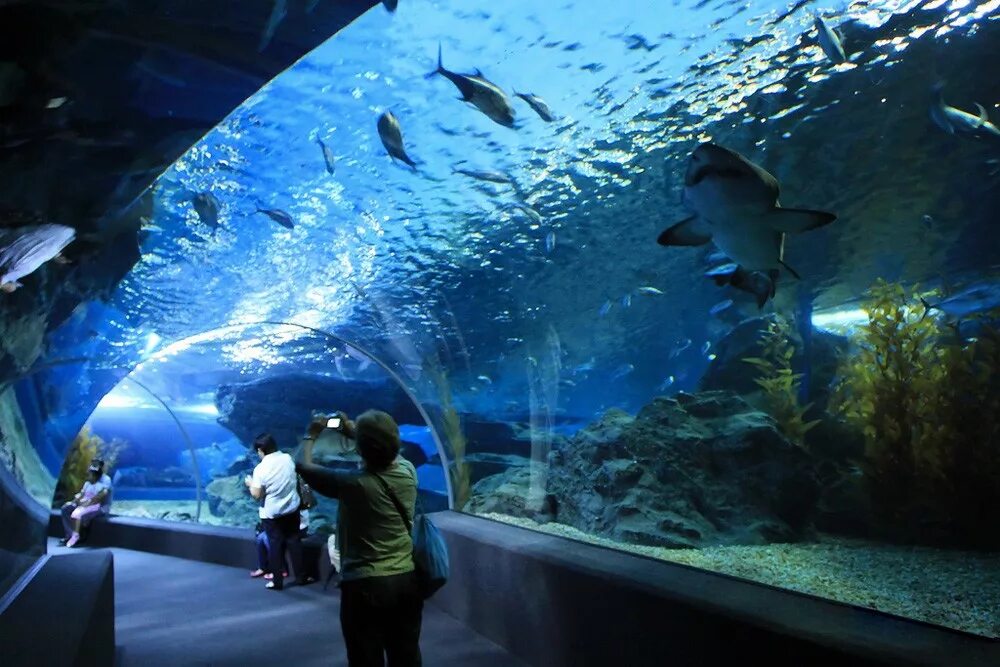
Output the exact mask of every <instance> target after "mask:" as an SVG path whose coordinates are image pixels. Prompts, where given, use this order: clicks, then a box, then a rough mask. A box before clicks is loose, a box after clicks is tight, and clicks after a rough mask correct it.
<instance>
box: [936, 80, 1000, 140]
mask: <svg viewBox="0 0 1000 667" xmlns="http://www.w3.org/2000/svg"><path fill="white" fill-rule="evenodd" d="M943 90H944V85H943V84H940V83H938V84H935V85H934V87H933V88H932V89H931V92H932V93H933V101H932V102H931V109H930V113H931V120H933V121H934V123H935V124H936V125H937V126H938V127H940V128H941V129H942V130H944V131H945V132H947V133H948V134H955V133H956V132H958V133H965V134H978V135H991V136H993V137H997V138H1000V128H997V126H996V125H994V124H993V123H991V122H990V118H989V116H987V115H986V109H985V108H983V105H982V104H979V103H978V102H977V103H976V108H977V109H978V111H979V115H973V114H971V113H969V112H967V111H962V110H961V109H956V108H955V107H953V106H949V105H948V104H947V103H945V101H944V93H943Z"/></svg>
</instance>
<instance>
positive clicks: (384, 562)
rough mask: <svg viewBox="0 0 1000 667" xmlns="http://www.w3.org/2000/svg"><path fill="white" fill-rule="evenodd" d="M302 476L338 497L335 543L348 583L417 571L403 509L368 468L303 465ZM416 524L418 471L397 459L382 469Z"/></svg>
mask: <svg viewBox="0 0 1000 667" xmlns="http://www.w3.org/2000/svg"><path fill="white" fill-rule="evenodd" d="M296 468H297V470H298V471H299V474H300V475H302V479H304V480H305V481H306V483H308V484H309V486H311V487H312V488H313V490H314V491H316V492H317V493H320V494H322V495H324V496H328V497H330V498H336V499H337V500H339V501H340V509H339V511H338V514H337V547H338V548H339V549H340V563H341V568H340V569H341V576H342V577H343V580H344V581H351V580H354V579H364V578H366V577H385V576H389V575H393V574H403V573H405V572H412V571H413V542H412V540H411V538H410V534H409V533H408V532H407V530H406V526H405V524H404V523H403V520H402V518H401V517H400V516H399V511H398V510H397V509H396V506H395V505H394V504H393V502H392V500H391V499H390V498H389V496H388V494H386V492H385V489H384V488H383V487H382V485H381V484H380V483H379V481H378V479H377V478H376V477H375V475H374V474H373V473H371V472H368V471H367V470H359V471H351V472H346V471H340V470H330V469H328V468H324V467H322V466H318V465H313V464H305V463H299V464H297V465H296ZM378 474H379V476H380V477H381V478H382V479H384V480H385V481H386V482H387V483H388V484H389V488H391V489H392V490H393V492H394V493H395V494H396V497H397V498H398V499H399V502H401V503H402V504H403V508H404V509H405V510H406V513H407V519H408V520H409V521H410V523H411V525H412V522H413V512H414V506H415V504H416V500H417V470H416V468H414V467H413V464H412V463H410V462H409V461H407V460H406V459H404V458H402V457H399V458H397V459H396V461H395V462H394V463H393V464H392V465H390V466H389V467H388V468H387V469H385V470H383V471H380V472H379V473H378Z"/></svg>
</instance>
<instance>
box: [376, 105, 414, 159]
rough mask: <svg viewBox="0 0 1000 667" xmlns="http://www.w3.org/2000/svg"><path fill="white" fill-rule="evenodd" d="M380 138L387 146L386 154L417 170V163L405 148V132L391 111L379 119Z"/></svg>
mask: <svg viewBox="0 0 1000 667" xmlns="http://www.w3.org/2000/svg"><path fill="white" fill-rule="evenodd" d="M378 136H379V138H380V139H381V140H382V145H383V146H385V150H386V152H388V153H389V155H391V156H392V157H394V158H396V159H397V160H401V161H403V162H405V163H406V164H408V165H410V167H411V168H413V169H416V168H417V163H416V162H414V161H413V160H411V159H410V156H409V155H407V154H406V149H405V148H403V130H402V129H400V127H399V121H398V120H396V116H394V115H393V113H392V112H391V111H386V112H385V113H384V114H382V115H381V116H379V117H378Z"/></svg>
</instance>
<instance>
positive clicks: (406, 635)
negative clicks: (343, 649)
mask: <svg viewBox="0 0 1000 667" xmlns="http://www.w3.org/2000/svg"><path fill="white" fill-rule="evenodd" d="M340 591H341V593H340V628H341V630H342V631H343V633H344V644H345V645H346V646H347V662H348V664H349V665H350V667H383V666H384V665H385V664H386V658H388V661H389V667H419V665H420V664H421V661H420V622H421V617H422V615H423V610H424V600H423V598H422V597H420V593H419V590H418V588H417V580H416V576H415V575H414V574H413V573H412V572H408V573H406V574H396V575H391V576H388V577H367V578H365V579H357V580H355V581H345V582H343V583H341V584H340Z"/></svg>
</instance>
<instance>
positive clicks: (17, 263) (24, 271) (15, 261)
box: [0, 224, 76, 293]
mask: <svg viewBox="0 0 1000 667" xmlns="http://www.w3.org/2000/svg"><path fill="white" fill-rule="evenodd" d="M2 236H3V238H0V244H2V245H0V290H2V291H4V292H8V293H9V292H13V291H14V290H16V289H17V288H18V287H22V285H21V283H19V282H18V279H19V278H23V277H24V276H26V275H28V274H30V273H32V272H34V271H35V270H36V269H37V268H38V267H40V266H41V265H42V264H44V263H45V262H47V261H49V260H50V259H54V260H56V261H60V260H61V261H63V262H65V260H62V256H61V255H60V254H59V253H60V252H61V251H62V249H63V248H65V247H66V246H68V245H69V244H70V243H72V241H73V239H74V238H76V231H75V230H74V229H73V228H71V227H66V226H64V225H54V224H48V225H37V226H35V227H23V228H20V229H15V230H12V231H11V232H9V233H7V234H3V235H2Z"/></svg>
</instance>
